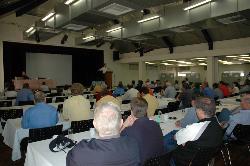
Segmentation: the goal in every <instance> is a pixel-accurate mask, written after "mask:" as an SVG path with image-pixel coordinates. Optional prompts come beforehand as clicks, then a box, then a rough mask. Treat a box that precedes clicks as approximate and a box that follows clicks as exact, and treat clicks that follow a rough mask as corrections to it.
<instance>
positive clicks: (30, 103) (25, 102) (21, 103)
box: [18, 100, 34, 106]
mask: <svg viewBox="0 0 250 166" xmlns="http://www.w3.org/2000/svg"><path fill="white" fill-rule="evenodd" d="M18 105H19V106H23V105H34V101H33V100H30V101H19V102H18Z"/></svg>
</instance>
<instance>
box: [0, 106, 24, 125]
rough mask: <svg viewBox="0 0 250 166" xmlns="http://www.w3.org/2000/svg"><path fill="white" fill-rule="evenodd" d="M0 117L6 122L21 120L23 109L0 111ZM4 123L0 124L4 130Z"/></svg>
mask: <svg viewBox="0 0 250 166" xmlns="http://www.w3.org/2000/svg"><path fill="white" fill-rule="evenodd" d="M0 114H1V115H0V117H1V118H2V119H3V120H4V121H7V120H8V119H16V118H21V117H22V116H23V109H9V110H1V111H0ZM5 123H6V122H1V125H2V128H3V129H4V126H5Z"/></svg>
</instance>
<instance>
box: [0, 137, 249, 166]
mask: <svg viewBox="0 0 250 166" xmlns="http://www.w3.org/2000/svg"><path fill="white" fill-rule="evenodd" d="M11 150H12V149H11V148H9V147H8V146H6V145H5V144H4V143H3V137H2V136H0V166H23V165H24V159H20V160H18V161H15V162H13V161H12V160H11ZM230 150H231V151H232V152H233V153H232V154H231V156H232V165H233V166H250V152H248V150H247V147H242V146H236V145H232V146H230ZM214 165H215V166H225V164H224V161H223V159H222V155H221V153H219V154H218V155H217V157H216V159H215V164H214Z"/></svg>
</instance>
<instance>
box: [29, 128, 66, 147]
mask: <svg viewBox="0 0 250 166" xmlns="http://www.w3.org/2000/svg"><path fill="white" fill-rule="evenodd" d="M62 128H63V125H56V126H52V127H44V128H37V129H29V139H28V142H29V143H31V142H36V141H41V140H45V139H50V138H52V137H53V136H54V135H60V134H62Z"/></svg>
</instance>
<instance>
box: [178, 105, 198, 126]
mask: <svg viewBox="0 0 250 166" xmlns="http://www.w3.org/2000/svg"><path fill="white" fill-rule="evenodd" d="M185 111H186V112H187V114H186V115H185V117H184V118H183V119H181V120H180V124H181V127H182V128H185V127H186V126H187V125H190V124H193V123H197V122H198V121H199V119H198V117H197V115H196V110H195V108H194V107H191V108H186V109H185Z"/></svg>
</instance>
